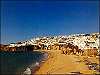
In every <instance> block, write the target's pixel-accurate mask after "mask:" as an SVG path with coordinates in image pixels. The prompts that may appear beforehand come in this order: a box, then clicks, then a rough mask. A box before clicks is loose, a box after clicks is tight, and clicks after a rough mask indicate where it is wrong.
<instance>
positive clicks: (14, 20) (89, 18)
mask: <svg viewBox="0 0 100 75" xmlns="http://www.w3.org/2000/svg"><path fill="white" fill-rule="evenodd" d="M1 6H2V7H1V43H3V44H8V43H11V42H17V41H21V40H27V39H30V38H32V37H37V36H49V35H66V34H74V33H91V32H98V26H99V3H98V2H97V1H2V5H1Z"/></svg>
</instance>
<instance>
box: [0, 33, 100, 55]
mask: <svg viewBox="0 0 100 75" xmlns="http://www.w3.org/2000/svg"><path fill="white" fill-rule="evenodd" d="M99 39H100V34H99V33H91V34H71V35H64V36H60V35H59V36H47V37H37V38H32V39H30V40H26V41H21V42H17V43H10V44H8V45H4V46H3V45H1V51H2V50H3V51H34V50H62V52H63V53H65V54H66V53H68V51H67V50H68V49H71V50H70V51H69V52H73V53H75V52H78V53H80V52H81V53H82V52H83V51H85V50H88V51H89V52H88V53H91V52H92V51H93V50H94V52H95V53H96V54H98V53H100V51H99V49H100V45H99ZM73 49H74V50H73ZM75 49H76V51H75ZM72 50H73V51H72ZM91 50H92V51H91ZM86 52H87V51H86Z"/></svg>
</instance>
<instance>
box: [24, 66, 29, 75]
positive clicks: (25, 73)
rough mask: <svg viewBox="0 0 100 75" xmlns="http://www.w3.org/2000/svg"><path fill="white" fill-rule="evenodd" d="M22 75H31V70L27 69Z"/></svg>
mask: <svg viewBox="0 0 100 75" xmlns="http://www.w3.org/2000/svg"><path fill="white" fill-rule="evenodd" d="M24 75H31V69H30V68H29V67H28V68H26V70H25V71H24Z"/></svg>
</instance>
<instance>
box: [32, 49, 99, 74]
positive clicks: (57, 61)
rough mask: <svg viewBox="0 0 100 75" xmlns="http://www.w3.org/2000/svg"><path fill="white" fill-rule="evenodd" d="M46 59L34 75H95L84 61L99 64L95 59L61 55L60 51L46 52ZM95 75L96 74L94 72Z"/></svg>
mask: <svg viewBox="0 0 100 75" xmlns="http://www.w3.org/2000/svg"><path fill="white" fill-rule="evenodd" d="M45 52H47V53H48V54H49V55H48V59H47V60H46V61H45V62H44V63H42V65H41V66H40V67H39V68H38V69H37V71H36V72H35V73H33V75H34V74H73V73H74V74H95V71H94V70H90V69H89V68H88V65H86V62H85V61H91V62H95V63H98V64H99V59H96V58H95V57H91V58H88V57H87V56H80V55H65V54H61V51H60V50H47V51H45ZM96 74H98V73H97V72H96Z"/></svg>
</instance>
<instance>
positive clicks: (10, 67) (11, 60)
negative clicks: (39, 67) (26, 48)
mask: <svg viewBox="0 0 100 75" xmlns="http://www.w3.org/2000/svg"><path fill="white" fill-rule="evenodd" d="M45 55H46V53H45V52H39V51H33V52H0V71H1V72H0V75H8V74H9V75H15V74H17V75H22V74H23V72H24V71H25V69H26V68H28V67H31V68H32V66H34V65H36V63H37V62H38V63H40V62H41V61H42V60H44V59H46V57H45ZM33 68H34V67H33Z"/></svg>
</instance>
